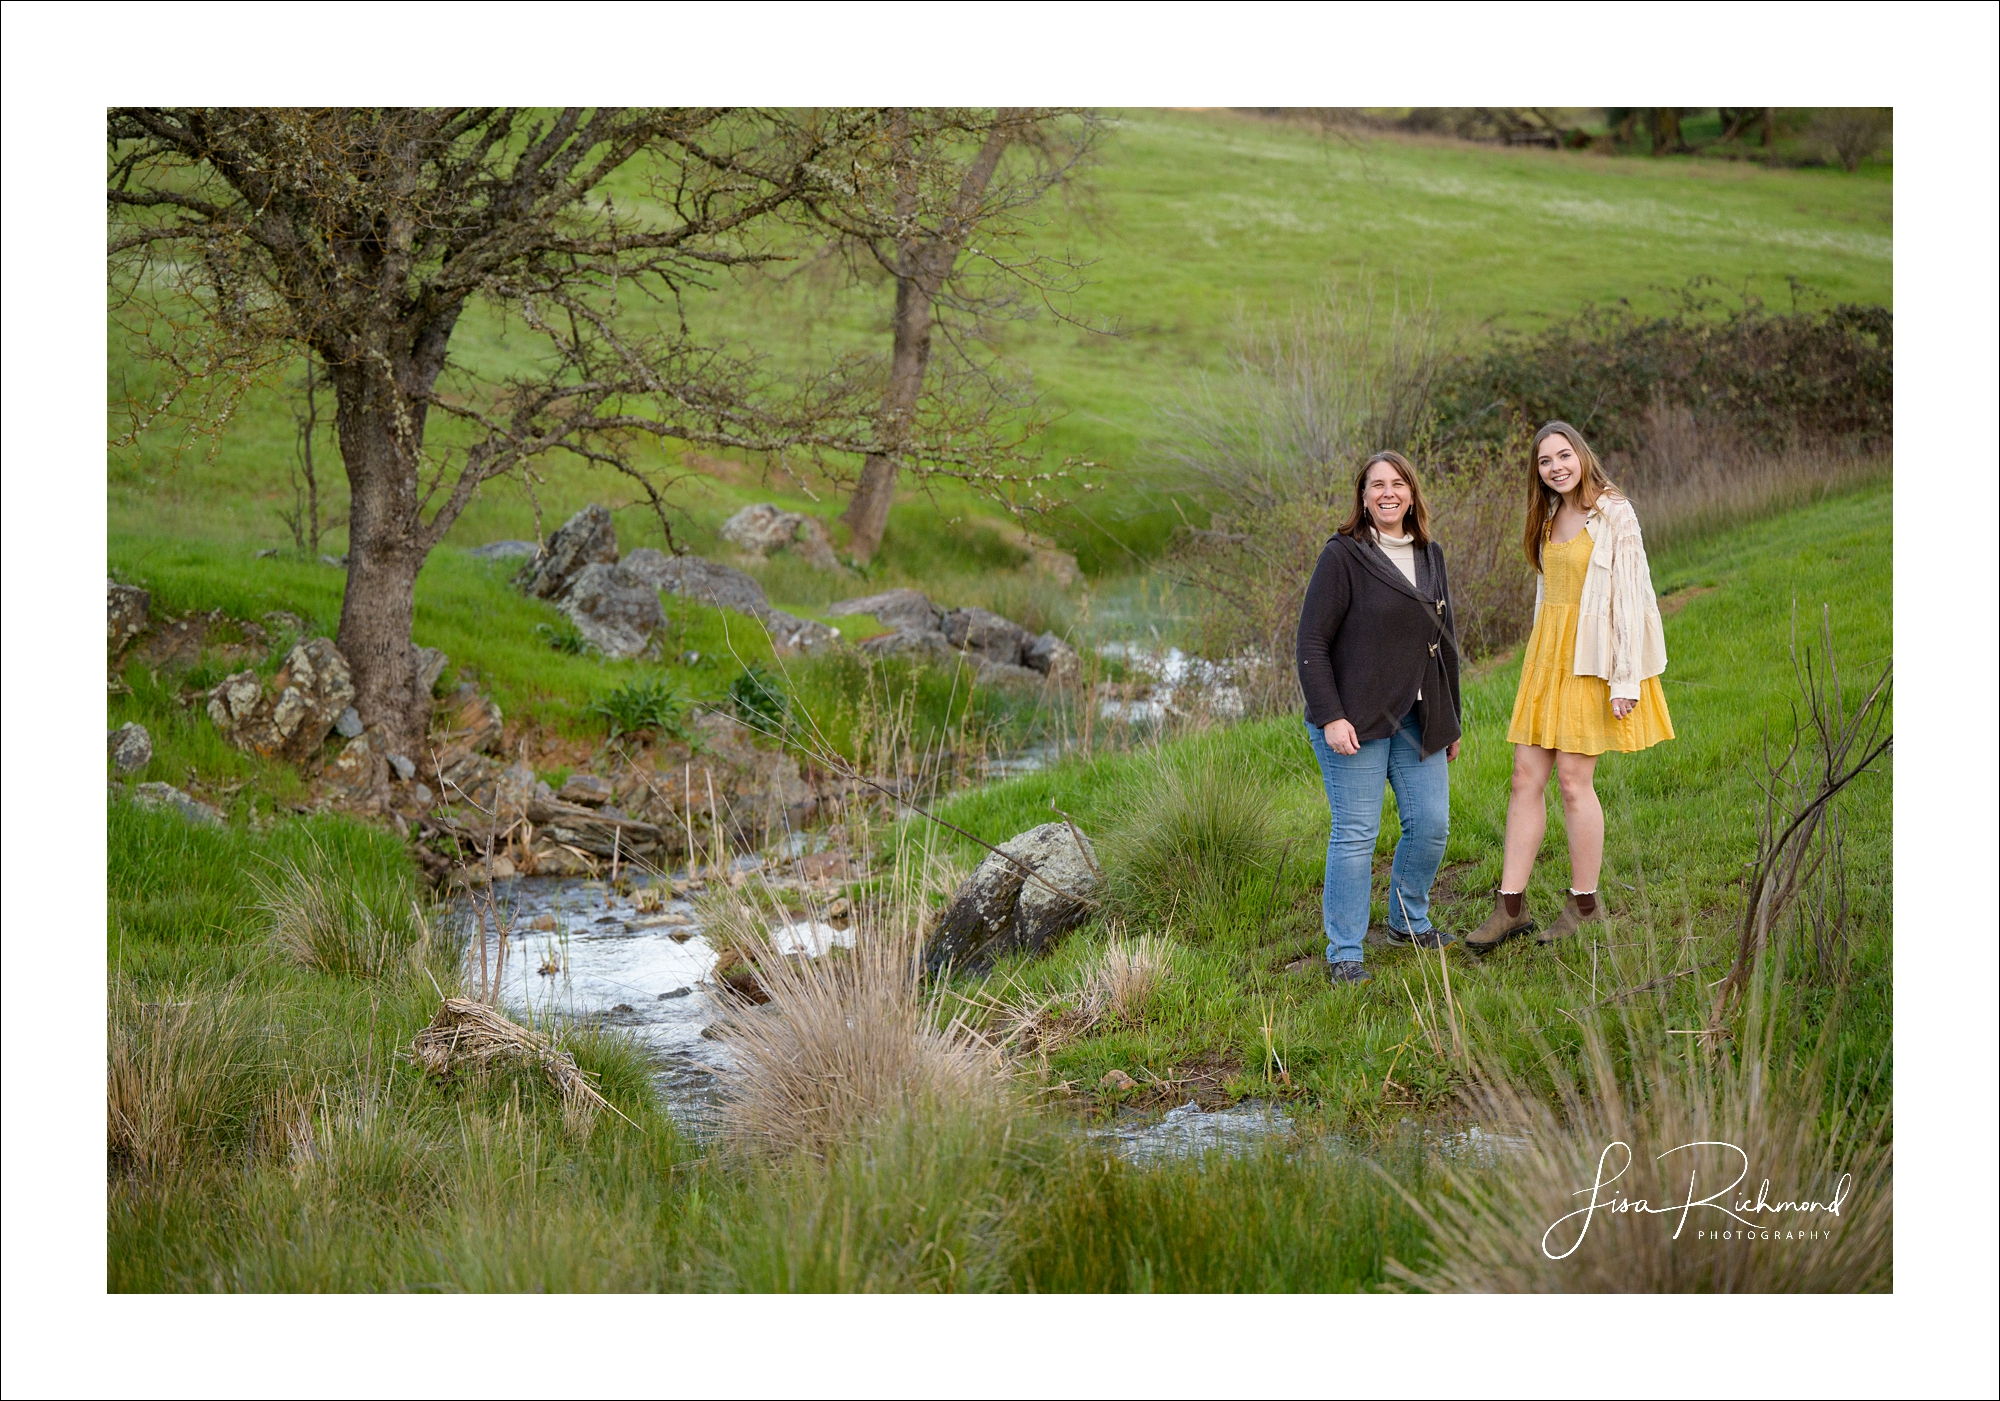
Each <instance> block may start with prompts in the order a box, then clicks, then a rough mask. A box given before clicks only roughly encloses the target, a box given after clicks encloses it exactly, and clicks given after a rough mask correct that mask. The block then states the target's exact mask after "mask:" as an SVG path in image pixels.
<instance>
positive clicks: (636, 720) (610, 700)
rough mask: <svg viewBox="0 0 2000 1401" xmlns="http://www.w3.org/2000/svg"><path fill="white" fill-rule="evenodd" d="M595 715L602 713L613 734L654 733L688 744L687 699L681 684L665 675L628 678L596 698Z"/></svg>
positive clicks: (593, 707) (613, 735)
mask: <svg viewBox="0 0 2000 1401" xmlns="http://www.w3.org/2000/svg"><path fill="white" fill-rule="evenodd" d="M588 709H589V711H590V713H591V714H593V715H601V716H603V717H604V719H605V720H606V721H607V722H608V723H609V725H610V727H611V737H612V738H613V739H616V738H617V737H618V736H620V735H629V734H641V733H645V732H649V731H650V732H652V733H654V734H658V735H663V736H665V737H667V738H669V739H677V740H680V741H681V742H682V743H687V742H688V741H689V740H690V739H691V738H692V736H691V734H690V732H689V730H688V724H687V714H688V699H687V697H686V696H685V695H684V694H683V693H682V692H681V689H680V687H678V686H676V685H675V684H674V683H673V682H671V681H669V680H667V679H666V678H665V677H663V676H660V677H654V678H652V679H651V680H639V681H628V682H626V683H625V684H624V685H623V686H620V687H618V688H617V689H616V690H613V691H607V692H605V693H604V694H603V695H601V696H599V697H597V698H596V699H595V700H593V701H592V702H591V703H590V705H589V707H588Z"/></svg>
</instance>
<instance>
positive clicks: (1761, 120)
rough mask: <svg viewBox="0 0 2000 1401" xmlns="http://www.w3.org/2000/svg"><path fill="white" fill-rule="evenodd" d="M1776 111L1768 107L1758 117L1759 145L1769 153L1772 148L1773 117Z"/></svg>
mask: <svg viewBox="0 0 2000 1401" xmlns="http://www.w3.org/2000/svg"><path fill="white" fill-rule="evenodd" d="M1775 110H1776V109H1775V108H1771V107H1766V108H1764V109H1763V110H1762V111H1761V112H1759V113H1758V116H1757V144H1758V145H1759V146H1762V147H1763V148H1764V149H1765V150H1767V151H1768V150H1769V149H1770V148H1771V116H1772V113H1773V112H1774V111H1775Z"/></svg>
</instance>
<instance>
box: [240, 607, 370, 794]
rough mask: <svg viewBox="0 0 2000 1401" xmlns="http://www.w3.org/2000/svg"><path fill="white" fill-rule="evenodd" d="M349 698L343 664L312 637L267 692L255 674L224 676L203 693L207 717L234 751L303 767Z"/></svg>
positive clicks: (324, 643) (325, 644)
mask: <svg viewBox="0 0 2000 1401" xmlns="http://www.w3.org/2000/svg"><path fill="white" fill-rule="evenodd" d="M353 699H354V681H353V678H352V677H351V675H350V674H349V672H348V669H347V659H346V658H345V657H343V656H341V655H340V653H339V652H338V651H337V650H335V648H334V645H333V643H332V642H331V641H329V640H328V639H327V638H324V637H315V638H313V639H312V640H311V641H309V642H301V643H299V644H298V645H297V646H295V647H293V648H292V650H291V652H290V654H289V655H287V656H286V658H285V664H284V666H282V667H280V668H279V669H278V674H277V675H276V676H274V677H272V678H271V686H270V690H269V692H268V693H267V692H266V691H265V688H264V685H263V683H262V682H261V681H260V680H258V677H257V673H256V672H254V671H239V672H236V673H235V674H233V675H231V676H228V677H225V678H224V679H223V681H222V683H221V684H220V685H218V686H217V687H216V688H215V689H214V690H212V691H210V692H209V693H208V718H209V719H211V720H213V721H214V722H215V727H216V728H217V729H219V730H221V731H222V733H223V734H224V735H225V736H227V737H228V740H229V742H230V743H231V744H233V745H235V746H236V747H237V748H238V749H244V750H249V751H250V752H252V753H255V754H261V755H264V756H266V757H267V758H283V759H289V760H291V761H292V762H293V763H302V762H304V761H306V760H308V759H310V758H312V757H313V756H314V755H315V754H317V753H318V752H319V748H320V746H321V745H323V744H325V743H326V737H327V734H328V733H329V732H330V731H331V730H332V729H333V726H334V722H335V721H336V720H338V719H339V718H340V714H341V712H342V711H344V710H345V709H347V705H348V702H349V701H352V700H353Z"/></svg>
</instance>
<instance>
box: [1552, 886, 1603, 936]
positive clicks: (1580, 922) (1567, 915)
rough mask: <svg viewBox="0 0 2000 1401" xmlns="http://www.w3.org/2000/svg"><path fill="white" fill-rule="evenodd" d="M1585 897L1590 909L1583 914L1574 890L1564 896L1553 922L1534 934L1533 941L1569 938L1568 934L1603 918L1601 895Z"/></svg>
mask: <svg viewBox="0 0 2000 1401" xmlns="http://www.w3.org/2000/svg"><path fill="white" fill-rule="evenodd" d="M1585 898H1587V899H1589V900H1590V902H1591V910H1590V912H1589V913H1588V914H1585V913H1584V911H1583V907H1582V906H1581V905H1579V904H1578V903H1577V894H1576V892H1575V891H1574V890H1572V891H1570V892H1569V894H1567V895H1566V896H1564V897H1563V912H1562V913H1561V914H1559V915H1557V916H1556V922H1555V923H1554V924H1551V925H1550V926H1549V927H1548V928H1547V929H1545V930H1543V931H1542V932H1541V933H1540V934H1537V935H1536V936H1535V942H1536V943H1538V944H1553V943H1554V942H1556V940H1558V939H1567V938H1569V936H1570V935H1572V934H1574V933H1576V931H1577V930H1579V929H1581V928H1582V927H1583V926H1584V925H1586V924H1590V923H1593V922H1594V921H1597V920H1600V919H1603V918H1604V899H1603V897H1602V896H1601V895H1597V894H1592V895H1590V896H1588V897H1585Z"/></svg>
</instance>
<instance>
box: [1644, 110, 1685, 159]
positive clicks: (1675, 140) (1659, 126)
mask: <svg viewBox="0 0 2000 1401" xmlns="http://www.w3.org/2000/svg"><path fill="white" fill-rule="evenodd" d="M1651 115H1652V126H1653V154H1654V155H1656V156H1669V155H1678V154H1679V153H1681V152H1683V151H1685V150H1687V142H1686V141H1685V140H1683V139H1682V137H1681V109H1680V108H1678V107H1654V108H1652V109H1651Z"/></svg>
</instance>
